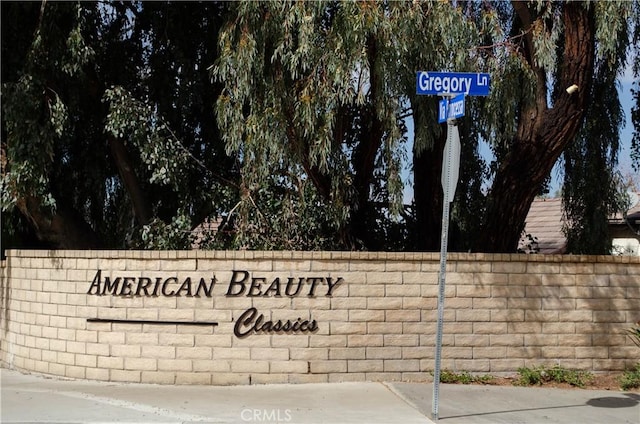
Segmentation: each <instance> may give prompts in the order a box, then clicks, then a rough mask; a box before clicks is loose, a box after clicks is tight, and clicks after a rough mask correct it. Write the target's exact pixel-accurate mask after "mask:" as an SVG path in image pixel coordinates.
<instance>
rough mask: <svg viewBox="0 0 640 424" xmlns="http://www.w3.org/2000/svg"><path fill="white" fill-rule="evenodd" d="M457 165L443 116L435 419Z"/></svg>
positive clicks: (455, 143)
mask: <svg viewBox="0 0 640 424" xmlns="http://www.w3.org/2000/svg"><path fill="white" fill-rule="evenodd" d="M459 166H460V136H459V134H458V127H457V126H456V124H455V120H453V119H449V120H447V143H446V146H445V149H444V157H443V160H442V189H443V191H444V196H443V199H442V234H441V238H440V273H439V279H438V326H437V332H436V352H435V369H434V372H433V399H432V402H431V406H432V409H431V417H432V419H434V420H436V421H437V420H438V406H439V405H438V402H439V396H440V363H441V354H442V332H443V323H444V289H445V280H446V274H447V241H448V235H449V208H450V205H451V202H452V201H453V197H454V195H455V190H456V185H457V182H458V170H459Z"/></svg>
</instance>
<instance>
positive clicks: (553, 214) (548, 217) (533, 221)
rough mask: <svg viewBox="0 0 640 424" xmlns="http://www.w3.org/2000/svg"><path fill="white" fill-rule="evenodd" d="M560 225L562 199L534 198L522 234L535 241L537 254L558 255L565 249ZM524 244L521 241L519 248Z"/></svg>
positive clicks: (561, 221)
mask: <svg viewBox="0 0 640 424" xmlns="http://www.w3.org/2000/svg"><path fill="white" fill-rule="evenodd" d="M562 225H563V216H562V198H559V197H557V198H552V199H543V198H536V199H535V200H534V201H533V203H531V207H530V208H529V213H528V214H527V220H526V222H525V227H524V232H525V234H530V235H531V236H532V237H534V238H535V239H537V242H538V248H539V253H543V254H554V253H555V254H560V253H564V252H565V251H566V248H567V238H566V237H565V236H564V233H563V231H562ZM525 244H526V241H525V240H522V239H521V240H520V245H519V247H521V246H524V245H525Z"/></svg>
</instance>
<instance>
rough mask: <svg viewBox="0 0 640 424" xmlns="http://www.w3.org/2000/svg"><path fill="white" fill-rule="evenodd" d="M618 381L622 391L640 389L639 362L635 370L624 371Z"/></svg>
mask: <svg viewBox="0 0 640 424" xmlns="http://www.w3.org/2000/svg"><path fill="white" fill-rule="evenodd" d="M619 381H620V388H621V389H622V390H631V389H638V388H640V362H638V363H637V364H636V366H635V368H633V369H630V370H626V371H624V372H623V373H622V375H621V376H620V379H619Z"/></svg>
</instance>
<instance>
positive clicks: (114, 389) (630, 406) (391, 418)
mask: <svg viewBox="0 0 640 424" xmlns="http://www.w3.org/2000/svg"><path fill="white" fill-rule="evenodd" d="M432 389H433V384H432V383H327V384H274V385H258V386H165V385H152V384H129V383H111V382H96V381H85V380H64V379H59V378H52V377H46V376H42V375H28V374H22V373H20V372H17V371H14V370H7V369H1V370H0V396H1V397H0V421H1V422H2V423H24V424H26V423H67V424H76V423H136V424H139V423H140V424H144V423H193V422H198V423H327V424H333V423H335V424H343V423H344V424H349V423H393V424H395V423H409V424H410V423H431V422H432V420H431V409H432V405H431V403H432V399H431V397H432ZM438 406H439V408H438V412H439V419H438V422H439V423H444V424H454V423H510V424H511V423H527V424H528V423H531V424H537V423H562V424H575V423H580V424H586V423H603V424H610V423H631V424H638V423H640V393H629V392H613V391H596V390H580V389H572V390H561V389H546V388H523V387H502V386H476V385H450V384H442V385H440V390H439V401H438Z"/></svg>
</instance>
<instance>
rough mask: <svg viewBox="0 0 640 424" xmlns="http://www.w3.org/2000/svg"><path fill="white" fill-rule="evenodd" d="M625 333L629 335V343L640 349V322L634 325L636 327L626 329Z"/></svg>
mask: <svg viewBox="0 0 640 424" xmlns="http://www.w3.org/2000/svg"><path fill="white" fill-rule="evenodd" d="M627 333H629V337H630V338H631V341H632V342H633V343H634V344H635V345H636V346H638V347H640V322H637V323H636V327H631V328H628V329H627Z"/></svg>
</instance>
